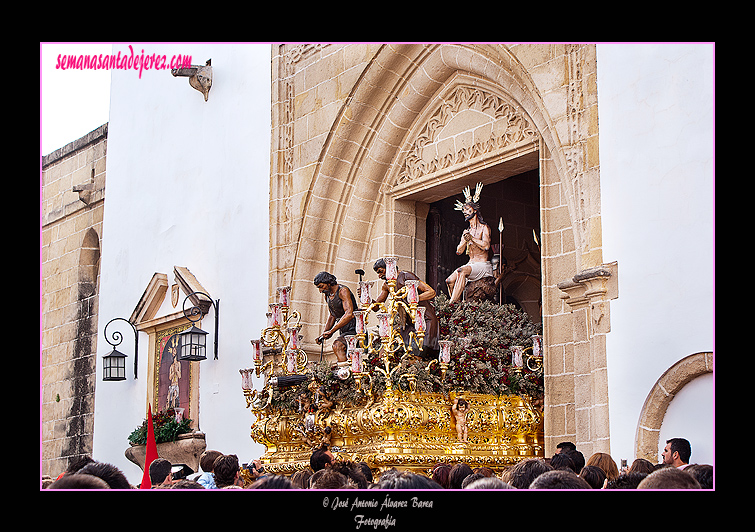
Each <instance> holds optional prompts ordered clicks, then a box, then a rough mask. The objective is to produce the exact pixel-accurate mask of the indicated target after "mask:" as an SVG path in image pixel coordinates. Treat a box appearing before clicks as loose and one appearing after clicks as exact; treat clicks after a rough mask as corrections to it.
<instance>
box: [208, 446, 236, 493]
mask: <svg viewBox="0 0 755 532" xmlns="http://www.w3.org/2000/svg"><path fill="white" fill-rule="evenodd" d="M240 470H241V467H240V466H239V457H238V456H236V455H235V454H223V455H220V456H218V458H217V459H216V460H215V463H214V464H213V466H212V474H213V476H214V477H215V485H216V486H217V487H218V488H222V487H224V486H231V485H233V482H234V480H235V479H236V473H238V472H239V471H240Z"/></svg>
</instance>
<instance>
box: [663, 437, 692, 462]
mask: <svg viewBox="0 0 755 532" xmlns="http://www.w3.org/2000/svg"><path fill="white" fill-rule="evenodd" d="M691 455H692V447H691V446H690V444H689V442H688V441H687V440H685V439H684V438H671V439H670V440H666V446H665V447H664V448H663V453H661V456H662V457H663V463H664V464H666V465H670V466H674V467H679V466H681V465H684V464H689V457H690V456H691Z"/></svg>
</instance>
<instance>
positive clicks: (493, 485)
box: [464, 476, 514, 490]
mask: <svg viewBox="0 0 755 532" xmlns="http://www.w3.org/2000/svg"><path fill="white" fill-rule="evenodd" d="M464 489H467V490H511V489H514V486H512V485H511V484H508V483H506V482H504V481H503V480H501V479H500V478H498V477H485V476H484V477H482V478H478V479H476V480H474V481H472V482H469V483H467V484H466V485H465V486H464Z"/></svg>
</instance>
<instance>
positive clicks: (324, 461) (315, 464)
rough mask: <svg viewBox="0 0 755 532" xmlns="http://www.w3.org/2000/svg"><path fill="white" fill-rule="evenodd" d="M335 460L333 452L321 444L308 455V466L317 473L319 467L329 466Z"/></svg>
mask: <svg viewBox="0 0 755 532" xmlns="http://www.w3.org/2000/svg"><path fill="white" fill-rule="evenodd" d="M334 461H335V459H334V457H333V453H331V452H330V450H329V449H328V447H327V446H325V445H323V446H321V447H318V448H317V449H315V450H314V452H313V453H312V455H311V456H310V457H309V467H310V468H312V471H313V472H315V473H317V472H318V471H320V470H321V469H324V468H326V467H330V466H331V465H332V463H333V462H334Z"/></svg>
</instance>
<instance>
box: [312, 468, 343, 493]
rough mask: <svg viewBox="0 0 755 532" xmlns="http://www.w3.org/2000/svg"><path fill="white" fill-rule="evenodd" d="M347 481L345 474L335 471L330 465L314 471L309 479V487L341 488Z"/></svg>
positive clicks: (320, 488) (318, 488) (316, 488)
mask: <svg viewBox="0 0 755 532" xmlns="http://www.w3.org/2000/svg"><path fill="white" fill-rule="evenodd" d="M348 482H349V479H348V478H346V475H344V474H342V473H339V472H338V471H335V470H334V469H332V468H330V467H325V468H323V469H320V470H319V471H315V473H314V474H313V475H312V477H310V479H309V487H310V489H313V490H331V489H336V490H337V489H342V488H343V487H345V486H346V485H347V484H348Z"/></svg>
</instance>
